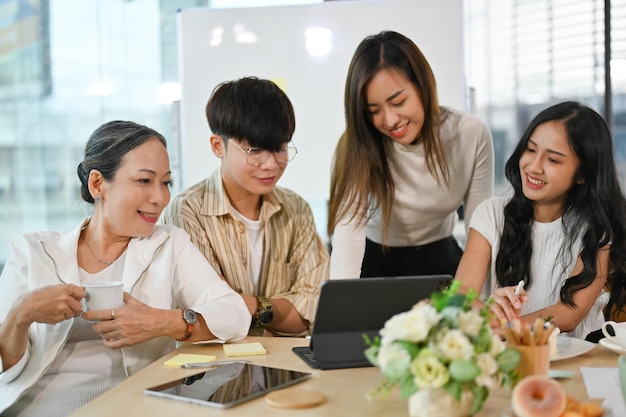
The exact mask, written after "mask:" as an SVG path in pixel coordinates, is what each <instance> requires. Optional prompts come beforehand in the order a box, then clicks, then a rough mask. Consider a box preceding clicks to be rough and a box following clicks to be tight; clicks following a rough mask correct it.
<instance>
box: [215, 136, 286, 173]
mask: <svg viewBox="0 0 626 417" xmlns="http://www.w3.org/2000/svg"><path fill="white" fill-rule="evenodd" d="M227 139H228V140H229V141H231V142H232V143H233V144H234V145H235V146H236V147H237V148H239V149H240V150H241V152H243V153H245V154H246V162H247V163H248V164H249V165H253V166H255V167H258V166H261V165H263V164H264V163H265V161H267V160H268V159H269V157H270V155H272V154H273V155H274V159H275V160H276V163H278V164H283V165H284V164H287V163H288V162H291V161H293V158H295V157H296V154H297V153H298V148H296V147H295V146H283V147H281V148H280V149H279V150H277V151H274V152H272V151H268V150H266V149H261V148H248V149H244V148H242V147H241V146H240V145H239V144H238V143H237V142H236V141H235V140H233V138H230V137H229V138H227Z"/></svg>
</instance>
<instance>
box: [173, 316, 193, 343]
mask: <svg viewBox="0 0 626 417" xmlns="http://www.w3.org/2000/svg"><path fill="white" fill-rule="evenodd" d="M182 312H183V320H185V323H187V332H186V333H185V336H183V337H182V338H180V339H176V340H178V341H179V342H185V341H187V340H189V339H190V338H191V335H192V334H193V328H194V326H195V324H196V323H197V322H198V313H196V312H195V311H193V310H192V309H190V308H183V309H182Z"/></svg>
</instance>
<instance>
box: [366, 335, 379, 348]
mask: <svg viewBox="0 0 626 417" xmlns="http://www.w3.org/2000/svg"><path fill="white" fill-rule="evenodd" d="M363 340H364V341H365V344H366V345H367V346H380V336H378V335H376V336H375V337H374V340H372V339H370V337H369V336H368V334H367V333H363Z"/></svg>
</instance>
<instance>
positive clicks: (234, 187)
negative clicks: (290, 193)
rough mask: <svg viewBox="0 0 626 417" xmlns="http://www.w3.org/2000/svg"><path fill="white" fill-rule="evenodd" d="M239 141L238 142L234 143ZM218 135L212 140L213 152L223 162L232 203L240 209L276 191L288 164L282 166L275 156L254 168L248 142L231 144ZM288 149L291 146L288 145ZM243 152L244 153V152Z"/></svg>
mask: <svg viewBox="0 0 626 417" xmlns="http://www.w3.org/2000/svg"><path fill="white" fill-rule="evenodd" d="M230 141H235V139H230ZM230 141H226V140H225V139H224V138H222V137H220V136H218V135H212V136H211V146H212V149H213V152H214V153H215V155H216V156H217V157H218V158H221V160H222V181H223V182H224V188H225V189H226V192H227V193H228V197H229V198H230V200H231V203H232V204H233V205H234V206H235V208H237V209H238V207H237V202H238V201H241V200H249V199H253V200H254V199H257V198H258V199H260V197H261V196H262V195H265V194H269V193H271V192H272V191H274V187H276V183H277V182H278V180H279V179H280V177H282V175H283V173H284V172H285V168H286V167H287V164H279V163H277V162H276V158H275V157H274V155H273V154H272V155H271V156H270V157H269V158H268V159H267V160H266V161H265V162H263V163H262V164H261V165H259V166H254V165H250V164H248V163H247V162H246V158H247V154H246V152H245V151H246V150H248V149H250V145H248V143H247V142H245V141H237V145H239V146H240V147H241V149H239V148H238V147H237V146H236V145H235V143H232V142H231V143H227V142H230ZM285 145H287V144H285ZM242 149H243V150H242Z"/></svg>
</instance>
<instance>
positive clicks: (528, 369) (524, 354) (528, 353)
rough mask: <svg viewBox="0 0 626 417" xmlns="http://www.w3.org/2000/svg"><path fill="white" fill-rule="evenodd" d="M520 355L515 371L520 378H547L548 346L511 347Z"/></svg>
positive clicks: (548, 367) (548, 363)
mask: <svg viewBox="0 0 626 417" xmlns="http://www.w3.org/2000/svg"><path fill="white" fill-rule="evenodd" d="M512 348H513V349H515V350H517V351H518V352H519V355H520V360H519V364H518V365H517V368H516V369H515V370H516V371H517V372H518V373H519V374H520V375H521V377H522V378H523V377H525V376H529V375H545V376H548V371H549V370H550V345H549V344H546V345H534V346H528V345H517V346H512Z"/></svg>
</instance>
